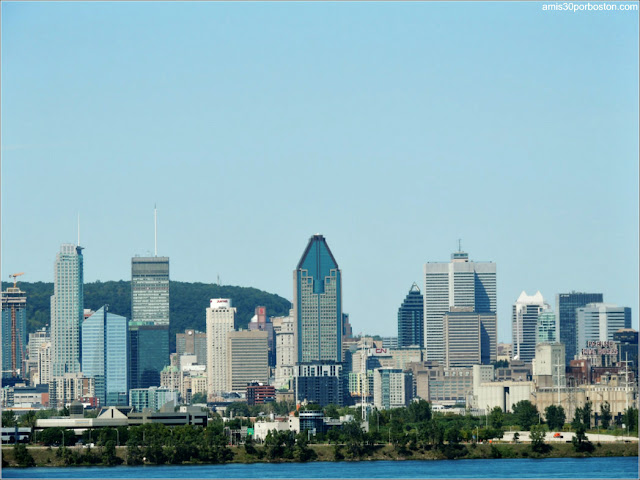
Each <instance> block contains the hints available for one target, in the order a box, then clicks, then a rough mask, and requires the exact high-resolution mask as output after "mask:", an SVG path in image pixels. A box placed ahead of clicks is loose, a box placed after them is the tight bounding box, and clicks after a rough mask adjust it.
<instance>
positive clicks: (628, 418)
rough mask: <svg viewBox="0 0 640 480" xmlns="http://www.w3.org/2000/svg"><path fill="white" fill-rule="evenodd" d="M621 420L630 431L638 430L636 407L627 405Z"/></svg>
mask: <svg viewBox="0 0 640 480" xmlns="http://www.w3.org/2000/svg"><path fill="white" fill-rule="evenodd" d="M622 422H623V423H624V424H625V425H626V426H627V427H628V428H629V431H631V432H637V431H638V409H637V408H634V407H629V408H627V409H626V410H625V412H624V415H623V416H622Z"/></svg>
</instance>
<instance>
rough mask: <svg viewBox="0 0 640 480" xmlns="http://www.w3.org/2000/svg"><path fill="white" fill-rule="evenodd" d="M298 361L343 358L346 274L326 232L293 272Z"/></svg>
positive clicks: (312, 241) (315, 238) (309, 247)
mask: <svg viewBox="0 0 640 480" xmlns="http://www.w3.org/2000/svg"><path fill="white" fill-rule="evenodd" d="M293 302H294V304H293V305H294V307H293V309H294V316H295V319H296V343H297V349H298V355H297V356H298V362H317V361H334V362H340V361H342V274H341V272H340V269H339V268H338V263H337V262H336V260H335V258H334V257H333V254H332V253H331V250H329V246H328V245H327V241H326V240H325V238H324V237H323V236H322V235H319V234H318V235H314V236H313V237H311V238H310V239H309V243H308V244H307V248H306V249H305V251H304V253H303V254H302V258H301V259H300V262H299V263H298V266H297V268H296V270H295V271H294V272H293Z"/></svg>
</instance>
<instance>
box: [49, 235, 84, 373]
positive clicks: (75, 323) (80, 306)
mask: <svg viewBox="0 0 640 480" xmlns="http://www.w3.org/2000/svg"><path fill="white" fill-rule="evenodd" d="M83 288H84V273H83V257H82V247H80V246H79V245H72V244H63V245H62V246H61V247H60V252H59V253H58V254H57V255H56V261H55V264H54V283H53V296H52V297H51V357H52V358H51V363H52V375H53V376H54V377H59V376H62V375H64V374H65V373H78V372H80V348H81V345H80V325H81V324H82V320H83V318H84V316H83V311H84V291H83Z"/></svg>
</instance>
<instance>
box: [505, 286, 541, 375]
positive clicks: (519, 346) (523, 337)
mask: <svg viewBox="0 0 640 480" xmlns="http://www.w3.org/2000/svg"><path fill="white" fill-rule="evenodd" d="M548 310H549V304H547V303H545V301H544V298H543V297H542V294H541V293H540V292H536V294H535V295H527V294H526V292H522V293H521V294H520V296H519V297H518V300H516V303H515V304H514V305H513V315H512V318H511V322H512V325H511V327H512V335H513V351H512V358H513V359H514V360H522V361H523V362H525V363H531V362H532V360H533V359H534V358H535V356H536V340H537V329H538V317H539V316H540V314H541V313H542V312H544V311H548Z"/></svg>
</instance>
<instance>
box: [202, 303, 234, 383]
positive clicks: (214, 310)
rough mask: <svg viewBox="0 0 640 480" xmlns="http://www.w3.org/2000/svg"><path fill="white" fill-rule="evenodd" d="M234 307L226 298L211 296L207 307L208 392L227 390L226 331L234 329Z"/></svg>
mask: <svg viewBox="0 0 640 480" xmlns="http://www.w3.org/2000/svg"><path fill="white" fill-rule="evenodd" d="M235 319H236V309H235V308H233V307H232V306H231V300H230V299H228V298H212V299H211V300H210V302H209V308H207V377H208V382H209V385H208V393H209V394H210V395H219V394H221V393H222V392H225V391H227V385H228V383H227V382H228V377H227V333H229V332H233V331H234V330H235Z"/></svg>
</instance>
